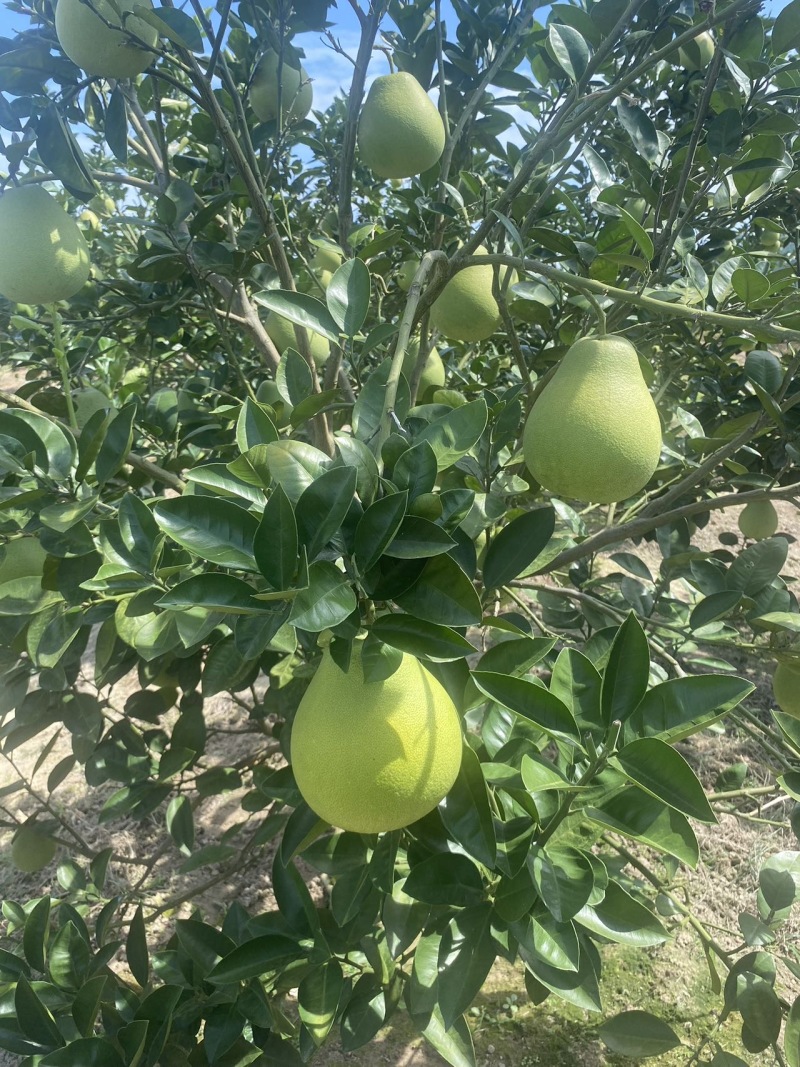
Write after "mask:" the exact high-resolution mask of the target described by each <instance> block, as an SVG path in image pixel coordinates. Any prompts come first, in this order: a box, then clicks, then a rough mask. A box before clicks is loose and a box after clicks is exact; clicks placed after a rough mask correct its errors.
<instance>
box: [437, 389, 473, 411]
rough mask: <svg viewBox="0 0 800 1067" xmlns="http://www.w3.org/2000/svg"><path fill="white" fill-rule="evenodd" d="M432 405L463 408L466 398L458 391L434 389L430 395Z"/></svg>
mask: <svg viewBox="0 0 800 1067" xmlns="http://www.w3.org/2000/svg"><path fill="white" fill-rule="evenodd" d="M431 403H432V404H447V406H448V407H449V408H463V407H464V405H465V404H466V403H467V398H466V397H465V396H464V394H463V393H460V392H459V391H458V389H434V391H433V393H432V394H431Z"/></svg>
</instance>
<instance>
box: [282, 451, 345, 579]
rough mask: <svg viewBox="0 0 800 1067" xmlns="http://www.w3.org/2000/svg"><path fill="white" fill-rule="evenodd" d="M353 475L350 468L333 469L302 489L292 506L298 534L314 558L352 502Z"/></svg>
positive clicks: (340, 521) (330, 536) (309, 556)
mask: <svg viewBox="0 0 800 1067" xmlns="http://www.w3.org/2000/svg"><path fill="white" fill-rule="evenodd" d="M355 491H356V472H355V470H354V469H353V467H333V468H332V469H331V470H329V471H325V473H324V474H321V475H320V476H319V477H318V478H316V479H315V480H314V481H313V482H312V483H311V485H309V487H308V488H307V489H306V490H304V492H303V493H302V495H301V496H300V499H299V500H298V501H297V506H296V507H295V519H296V520H297V534H298V538H299V540H300V543H301V544H302V545H305V546H306V548H307V550H308V558H309V560H313V559H315V558H316V557H317V556H318V555H319V553H320V552H321V551H322V549H323V548H324V547H325V545H326V544H327V543H328V541H330V539H331V538H332V537H333V536H334V535H335V534H336V533H337V532H338V530H339V528H340V526H341V525H342V522H343V521H344V518H345V515H346V514H347V512H348V511H349V509H350V505H351V504H352V502H353V494H354V493H355Z"/></svg>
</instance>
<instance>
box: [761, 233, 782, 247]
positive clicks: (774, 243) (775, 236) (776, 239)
mask: <svg viewBox="0 0 800 1067" xmlns="http://www.w3.org/2000/svg"><path fill="white" fill-rule="evenodd" d="M758 243H759V245H760V246H761V248H767V249H771V250H772V251H775V252H777V250H778V249H779V248H780V247H781V245H782V244H783V241H782V240H781V235H780V234H779V233H776V232H775V230H762V231H761V234H760V235H759V239H758Z"/></svg>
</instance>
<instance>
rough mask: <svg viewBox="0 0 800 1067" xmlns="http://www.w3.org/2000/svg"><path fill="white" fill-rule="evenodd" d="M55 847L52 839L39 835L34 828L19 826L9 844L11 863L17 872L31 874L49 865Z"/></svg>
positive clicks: (45, 835)
mask: <svg viewBox="0 0 800 1067" xmlns="http://www.w3.org/2000/svg"><path fill="white" fill-rule="evenodd" d="M57 847H58V846H57V844H56V842H55V841H54V840H53V838H52V837H48V836H47V834H43V833H41V832H40V831H39V830H37V829H36V827H35V826H21V827H20V828H19V830H17V832H16V834H15V835H14V840H13V842H12V844H11V861H12V863H13V864H14V866H15V867H16V868H17V870H18V871H23V872H24V873H25V874H33V873H34V872H35V871H40V870H41V869H42V868H43V867H46V866H47V864H48V863H50V861H51V860H52V859H53V857H54V856H55V854H56V849H57Z"/></svg>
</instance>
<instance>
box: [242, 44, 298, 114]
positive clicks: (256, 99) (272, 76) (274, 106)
mask: <svg viewBox="0 0 800 1067" xmlns="http://www.w3.org/2000/svg"><path fill="white" fill-rule="evenodd" d="M279 66H280V71H281V77H280V94H279V93H278V67H279ZM279 95H280V102H279V100H278V96H279ZM313 99H314V93H313V90H312V88H311V82H310V81H309V80H308V74H307V73H306V70H305V68H304V67H303V66H302V65H300V64H298V63H297V62H296V61H295V60H293V59H290V58H289V56H287V55H284V57H283V63H282V64H281V63H280V57H279V56H278V53H277V52H273V51H269V52H265V53H264V55H263V56H262V57H261V59H260V60H259V62H258V66H257V67H256V69H255V73H254V74H253V80H252V82H251V83H250V104H251V106H252V108H253V111H254V112H255V115H256V118H257V119H258V120H259V122H273V121H274V120H275V119H276V118H277V117H278V107H279V106H280V109H281V118H282V120H283V121H284V122H300V121H302V119H304V118H305V117H306V115H307V114H308V113H309V111H310V110H311V104H312V101H313Z"/></svg>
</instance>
